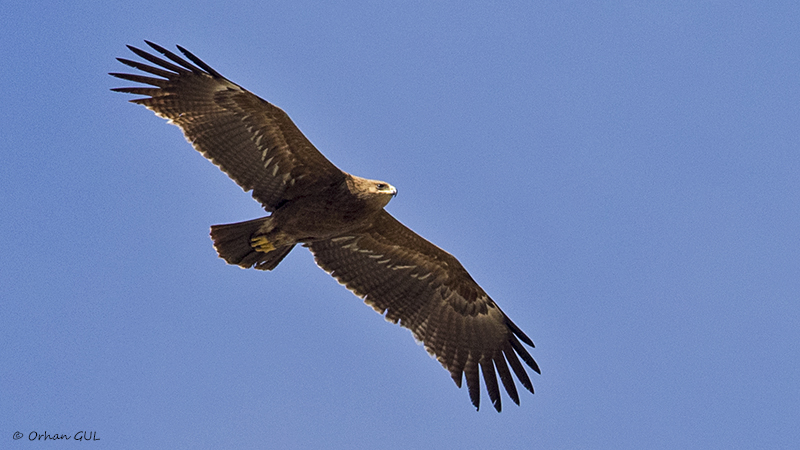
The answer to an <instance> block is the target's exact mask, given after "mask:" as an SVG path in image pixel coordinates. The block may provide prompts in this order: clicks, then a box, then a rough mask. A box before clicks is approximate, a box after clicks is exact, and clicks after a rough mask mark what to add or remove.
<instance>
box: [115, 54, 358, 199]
mask: <svg viewBox="0 0 800 450" xmlns="http://www.w3.org/2000/svg"><path fill="white" fill-rule="evenodd" d="M145 42H147V41H145ZM147 44H148V45H149V46H150V47H152V48H153V49H155V50H156V51H158V52H159V53H161V54H162V55H163V56H165V57H166V58H167V59H168V60H169V61H167V60H164V59H162V58H159V57H157V56H154V55H152V54H150V53H147V52H145V51H144V50H140V49H138V48H136V47H132V46H128V48H129V49H130V50H131V51H132V52H133V53H135V54H136V55H138V56H140V57H141V58H143V59H145V60H147V61H149V62H150V63H152V65H148V64H145V63H141V62H137V61H131V60H128V59H124V58H117V59H118V60H119V61H120V62H121V63H123V64H125V65H127V66H130V67H133V68H134V69H138V70H141V71H142V72H146V73H148V74H151V75H155V76H156V77H150V76H144V75H138V74H127V73H111V74H110V75H112V76H115V77H117V78H122V79H124V80H129V81H134V82H137V83H142V84H146V85H149V86H153V87H149V86H148V87H126V88H116V89H112V90H113V91H117V92H125V93H129V94H138V95H143V96H145V97H144V98H138V99H134V100H131V102H133V103H138V104H140V105H144V106H145V107H147V108H148V109H150V110H152V111H153V112H155V113H156V114H157V115H158V116H160V117H163V118H165V119H168V120H169V122H170V123H173V124H175V125H177V126H178V127H180V129H181V130H182V131H183V134H184V136H186V140H188V141H189V142H190V143H191V144H192V145H193V146H194V148H195V149H197V151H199V152H200V153H202V154H203V156H205V157H206V158H208V159H209V160H210V161H211V162H213V163H214V164H216V165H217V166H219V168H220V169H222V171H223V172H225V173H226V174H228V176H229V177H231V179H233V180H234V181H235V182H236V183H237V184H238V185H239V186H241V188H242V189H244V190H245V191H250V190H252V191H253V198H255V199H256V200H258V201H259V202H261V204H262V205H263V206H264V208H265V209H266V210H267V211H274V210H275V209H277V208H278V207H280V205H281V204H282V203H283V202H285V201H286V200H288V199H291V198H294V197H297V196H300V195H303V193H304V192H306V191H307V190H308V189H309V188H310V185H314V184H319V183H322V184H330V183H333V182H336V181H337V180H340V179H341V178H343V177H344V173H343V172H342V171H341V170H339V169H338V168H337V167H336V166H334V165H333V164H332V163H331V162H330V161H328V160H327V159H326V158H325V157H324V156H323V155H322V154H321V153H320V152H319V151H318V150H317V149H316V148H314V146H313V145H312V144H311V142H309V141H308V139H306V137H305V136H303V133H301V132H300V130H299V129H298V128H297V126H295V124H294V123H293V122H292V120H291V119H290V118H289V116H288V115H287V114H286V113H285V112H283V110H281V109H280V108H278V107H276V106H275V105H272V104H271V103H269V102H267V101H265V100H262V99H261V98H259V97H257V96H256V95H254V94H252V93H250V92H249V91H247V90H246V89H243V88H242V87H240V86H238V85H236V84H234V83H232V82H231V81H229V80H228V79H226V78H225V77H223V76H222V75H220V74H219V73H218V72H217V71H215V70H214V69H212V68H211V67H209V66H208V65H207V64H206V63H204V62H203V61H201V60H200V59H199V58H197V57H196V56H194V55H193V54H191V53H190V52H188V51H186V50H185V49H183V48H181V47H180V46H179V47H178V49H179V50H180V51H181V52H182V53H183V54H184V55H185V56H186V57H187V58H189V60H191V63H190V62H189V61H186V60H185V59H183V58H181V57H180V56H178V55H176V54H174V53H172V52H170V51H168V50H166V49H164V48H163V47H161V46H158V45H156V44H153V43H151V42H147ZM192 63H194V64H192Z"/></svg>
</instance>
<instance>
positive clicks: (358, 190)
mask: <svg viewBox="0 0 800 450" xmlns="http://www.w3.org/2000/svg"><path fill="white" fill-rule="evenodd" d="M350 178H351V180H348V181H349V182H348V183H347V184H348V188H349V189H350V192H352V193H353V194H355V195H356V196H357V197H359V198H360V199H362V200H364V201H366V202H367V203H368V204H369V205H370V206H373V207H375V208H383V207H384V206H386V205H387V204H388V203H389V200H391V199H392V197H394V196H395V195H397V189H395V187H394V186H392V185H391V184H389V183H387V182H385V181H379V180H368V179H366V178H361V177H357V176H353V175H350Z"/></svg>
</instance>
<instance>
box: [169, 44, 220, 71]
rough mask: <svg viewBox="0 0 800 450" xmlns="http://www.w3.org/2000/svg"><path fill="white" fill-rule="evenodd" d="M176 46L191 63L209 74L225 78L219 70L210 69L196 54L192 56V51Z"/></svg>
mask: <svg viewBox="0 0 800 450" xmlns="http://www.w3.org/2000/svg"><path fill="white" fill-rule="evenodd" d="M176 47H178V50H180V51H181V53H183V55H184V56H186V57H187V58H189V60H190V61H191V62H193V63H195V64H197V65H198V66H200V68H202V69H203V70H205V71H206V72H208V73H209V74H210V75H211V76H214V77H218V78H225V77H223V76H222V75H220V73H219V72H217V71H216V70H214V69H212V68H211V66H209V65H208V64H206V63H204V62H203V60H201V59H200V58H198V57H197V56H194V53H192V52H190V51H189V50H186V49H185V48H183V47H181V46H180V45H176Z"/></svg>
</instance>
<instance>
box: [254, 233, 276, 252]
mask: <svg viewBox="0 0 800 450" xmlns="http://www.w3.org/2000/svg"><path fill="white" fill-rule="evenodd" d="M250 246H251V247H253V248H254V249H256V251H259V252H262V253H269V252H271V251H273V250H275V246H274V245H272V242H270V241H269V239H267V238H266V237H264V236H258V237H254V238H253V239H250Z"/></svg>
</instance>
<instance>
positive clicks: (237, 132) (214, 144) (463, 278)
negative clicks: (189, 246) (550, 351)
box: [109, 41, 541, 412]
mask: <svg viewBox="0 0 800 450" xmlns="http://www.w3.org/2000/svg"><path fill="white" fill-rule="evenodd" d="M145 42H146V43H147V45H148V46H150V48H152V49H153V50H155V51H156V52H158V53H159V54H160V55H161V56H157V55H156V54H154V53H148V52H147V51H145V50H142V49H139V48H136V47H134V46H130V45H129V46H127V47H128V49H130V50H131V51H132V52H133V53H134V54H136V55H137V56H139V57H140V58H142V59H143V60H145V61H147V62H148V63H149V64H147V63H144V62H140V61H133V60H129V59H125V58H117V60H118V61H119V62H121V63H122V64H125V65H126V66H129V67H131V68H134V69H137V70H139V71H141V72H144V73H145V74H147V75H142V74H140V73H110V74H109V75H112V76H114V77H117V78H121V79H123V80H127V81H132V82H135V83H140V84H141V85H144V86H137V87H121V88H115V89H112V91H117V92H123V93H127V94H134V95H138V96H140V97H139V98H136V99H133V100H130V101H131V102H133V103H137V104H140V105H143V106H145V107H146V108H147V109H149V110H151V111H153V112H154V113H155V114H156V115H158V116H160V117H162V118H164V119H167V121H168V123H171V124H173V125H177V126H178V127H179V128H180V129H181V131H182V132H183V134H184V136H185V137H186V140H187V141H189V143H191V144H192V146H194V148H195V149H196V150H197V151H199V152H200V153H201V154H202V155H203V156H204V157H206V158H207V159H208V160H210V161H211V162H212V163H214V164H215V165H217V166H218V167H219V168H220V169H221V170H222V171H223V172H225V173H226V174H227V175H228V176H229V177H230V178H231V179H232V180H233V181H235V182H236V184H238V185H239V186H240V187H241V188H242V189H243V190H244V191H245V192H248V191H252V196H253V198H254V199H255V200H257V201H258V202H260V203H261V205H262V206H263V208H264V209H265V210H266V211H267V212H268V213H270V214H269V215H268V216H266V217H262V218H259V219H254V220H248V221H245V222H239V223H232V224H226V225H214V226H212V227H211V239H212V241H213V243H214V248H215V249H216V251H217V253H218V254H219V256H220V258H222V259H224V260H225V261H226V262H227V263H228V264H233V265H237V266H239V267H242V268H256V269H259V270H272V269H274V268H275V267H276V266H277V265H278V264H279V263H280V262H281V260H282V259H283V258H285V257H286V255H287V254H289V252H290V251H292V249H293V248H294V247H295V246H296V245H297V244H300V245H302V246H303V247H306V248H308V249H309V250H310V251H311V252H312V253H313V255H314V259H315V261H316V263H317V264H318V265H319V266H320V267H321V268H322V269H323V270H325V271H326V272H328V273H329V274H330V275H331V276H333V277H334V278H335V279H336V280H337V281H338V282H339V283H341V284H343V285H344V286H345V287H347V288H348V289H349V290H350V291H352V292H353V293H354V294H355V295H356V296H358V297H361V298H362V299H363V300H364V302H366V303H367V304H368V305H370V306H372V308H374V309H375V311H377V312H378V313H379V314H382V315H384V318H385V319H386V320H387V321H390V322H392V323H396V324H397V323H399V324H400V325H401V326H403V327H405V328H408V329H409V330H411V333H412V334H413V335H414V338H415V339H416V340H417V341H418V342H421V343H422V344H423V345H424V347H425V349H426V350H427V351H428V353H429V354H430V355H431V356H433V357H434V358H436V360H437V361H439V363H441V365H442V366H443V367H444V368H445V369H447V370H448V371H449V372H450V375H451V377H452V378H453V381H455V383H456V385H457V386H458V387H459V388H460V387H461V384H462V377H463V379H466V381H467V390H468V391H469V397H470V400H471V401H472V404H473V405H474V406H475V408H476V409H480V384H481V381H480V379H481V377H480V374H479V371H480V373H482V374H483V379H484V382H485V385H486V390H487V392H488V394H489V399H490V400H491V402H492V405H493V406H494V408H495V409H496V410H497V411H498V412H499V411H501V400H500V389H499V387H498V383H497V375H499V377H500V380H501V382H502V383H503V386H504V387H505V390H506V392H507V394H508V396H509V397H510V398H511V400H513V401H514V403H516V404H517V405H519V394H518V393H517V388H516V385H515V382H514V378H513V377H512V376H511V372H512V371H513V372H514V374H515V375H516V377H517V379H519V381H520V382H521V383H522V385H523V386H524V387H525V389H527V390H528V391H530V392H531V393H533V385H532V383H531V380H530V378H529V377H528V374H527V372H526V370H525V367H524V366H523V365H522V363H521V362H520V359H522V361H524V362H525V364H527V365H528V367H530V368H531V369H533V370H534V371H535V372H537V373H540V374H541V371H540V370H539V366H538V365H537V364H536V362H535V361H534V359H533V358H532V357H531V355H530V354H529V353H528V351H527V349H526V348H525V347H524V346H523V345H522V343H525V344H527V345H529V346H530V347H533V342H532V341H531V339H530V338H529V337H528V336H526V335H525V333H524V332H523V331H522V330H521V329H520V328H519V327H518V326H517V325H515V324H514V322H512V321H511V319H509V318H508V316H506V314H505V313H503V311H502V310H501V309H500V308H499V307H498V306H497V304H496V303H495V302H494V301H493V300H492V299H491V298H490V297H489V296H488V295H487V294H486V292H484V290H483V289H482V288H481V287H480V286H479V285H478V283H476V282H475V281H474V280H473V279H472V277H471V276H470V275H469V273H467V271H466V270H465V269H464V267H463V266H462V265H461V263H459V262H458V260H457V259H456V258H455V257H453V255H451V254H450V253H447V252H446V251H444V250H442V249H440V248H439V247H437V246H436V245H434V244H432V243H431V242H429V241H427V240H425V239H424V238H422V237H421V236H419V235H418V234H416V233H415V232H413V231H411V229H409V228H408V227H406V226H405V225H403V224H402V223H400V222H399V221H398V220H397V219H395V218H394V217H392V216H391V215H390V214H389V213H388V212H386V210H385V209H384V207H385V206H386V205H387V204H388V203H389V201H390V200H391V199H392V198H393V197H395V196H396V195H397V189H395V188H394V187H393V186H392V185H390V184H389V183H386V182H384V181H377V180H369V179H366V178H361V177H357V176H355V175H351V174H349V173H346V172H344V171H342V170H340V169H339V168H337V167H336V166H335V165H333V163H331V162H330V161H329V160H328V159H326V158H325V157H324V156H323V155H322V153H320V152H319V151H318V150H317V149H316V148H315V147H314V145H312V144H311V142H310V141H309V140H308V139H307V138H306V137H305V136H304V135H303V133H301V132H300V130H299V129H298V128H297V126H296V125H295V124H294V123H293V122H292V120H291V119H290V118H289V116H288V115H287V114H286V113H285V112H284V111H283V110H281V109H280V108H278V107H276V106H275V105H273V104H271V103H269V102H267V101H266V100H263V99H261V98H260V97H258V96H256V95H255V94H253V93H251V92H249V91H248V90H246V89H244V88H242V87H241V86H239V85H237V84H235V83H233V82H232V81H230V80H228V79H227V78H225V77H224V76H222V75H220V73H219V72H217V71H216V70H214V69H212V68H211V67H210V66H209V65H208V64H206V63H204V62H203V61H202V60H200V59H199V58H198V57H196V56H195V55H193V54H192V53H190V52H189V51H187V50H186V49H184V48H182V47H181V46H177V48H178V50H180V52H181V53H182V54H183V56H185V58H186V59H184V58H183V57H181V56H179V55H178V54H176V53H173V52H171V51H169V50H167V49H165V48H163V47H161V46H159V45H157V44H154V43H152V42H149V41H145ZM187 59H188V61H187ZM520 341H522V343H521V342H520ZM509 366H510V369H509Z"/></svg>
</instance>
